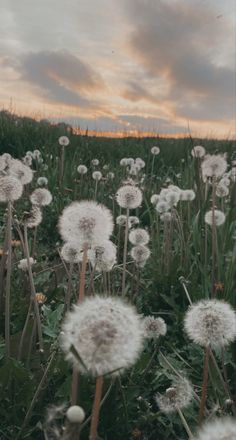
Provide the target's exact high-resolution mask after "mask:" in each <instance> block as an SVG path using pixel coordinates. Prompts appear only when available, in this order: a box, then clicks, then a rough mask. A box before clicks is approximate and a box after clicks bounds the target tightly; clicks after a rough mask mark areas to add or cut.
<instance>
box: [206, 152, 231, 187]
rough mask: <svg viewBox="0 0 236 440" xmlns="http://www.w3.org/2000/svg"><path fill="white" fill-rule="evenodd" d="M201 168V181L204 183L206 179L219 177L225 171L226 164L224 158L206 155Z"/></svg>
mask: <svg viewBox="0 0 236 440" xmlns="http://www.w3.org/2000/svg"><path fill="white" fill-rule="evenodd" d="M201 167H202V177H203V180H204V181H206V179H207V178H208V177H215V178H219V177H221V176H222V175H223V174H224V173H225V171H226V169H227V162H226V160H225V158H224V157H222V156H221V155H219V154H218V155H214V154H213V155H209V154H208V155H207V156H205V158H204V160H203V162H202V164H201Z"/></svg>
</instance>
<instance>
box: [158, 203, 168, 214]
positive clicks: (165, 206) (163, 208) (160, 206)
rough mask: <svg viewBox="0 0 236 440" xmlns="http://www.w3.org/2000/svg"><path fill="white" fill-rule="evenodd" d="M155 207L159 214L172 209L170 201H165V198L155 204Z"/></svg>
mask: <svg viewBox="0 0 236 440" xmlns="http://www.w3.org/2000/svg"><path fill="white" fill-rule="evenodd" d="M155 209H156V211H157V212H159V214H163V212H167V211H169V209H170V205H169V203H167V202H165V201H164V200H161V201H160V202H158V203H157V204H156V206H155Z"/></svg>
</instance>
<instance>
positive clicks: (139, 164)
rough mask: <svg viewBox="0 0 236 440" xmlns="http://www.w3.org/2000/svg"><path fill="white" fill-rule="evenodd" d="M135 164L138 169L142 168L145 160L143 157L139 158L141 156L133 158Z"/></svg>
mask: <svg viewBox="0 0 236 440" xmlns="http://www.w3.org/2000/svg"><path fill="white" fill-rule="evenodd" d="M135 165H136V166H138V168H139V169H142V168H144V167H145V162H144V160H143V159H141V157H137V158H136V159H135Z"/></svg>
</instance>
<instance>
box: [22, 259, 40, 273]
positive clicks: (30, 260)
mask: <svg viewBox="0 0 236 440" xmlns="http://www.w3.org/2000/svg"><path fill="white" fill-rule="evenodd" d="M35 263H37V261H36V260H34V259H33V258H32V257H30V258H29V264H30V266H33V264H35ZM17 267H18V269H20V270H23V272H26V271H27V270H28V262H27V258H23V259H22V260H20V261H19V264H18V266H17Z"/></svg>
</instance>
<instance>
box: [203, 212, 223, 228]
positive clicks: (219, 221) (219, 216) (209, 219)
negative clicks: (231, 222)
mask: <svg viewBox="0 0 236 440" xmlns="http://www.w3.org/2000/svg"><path fill="white" fill-rule="evenodd" d="M214 218H215V225H216V226H221V225H223V224H224V222H225V214H224V213H223V212H222V211H220V210H219V209H215V210H214ZM204 219H205V222H206V223H207V224H208V225H210V226H212V225H213V211H212V210H211V211H208V212H206V214H205V217H204Z"/></svg>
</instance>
